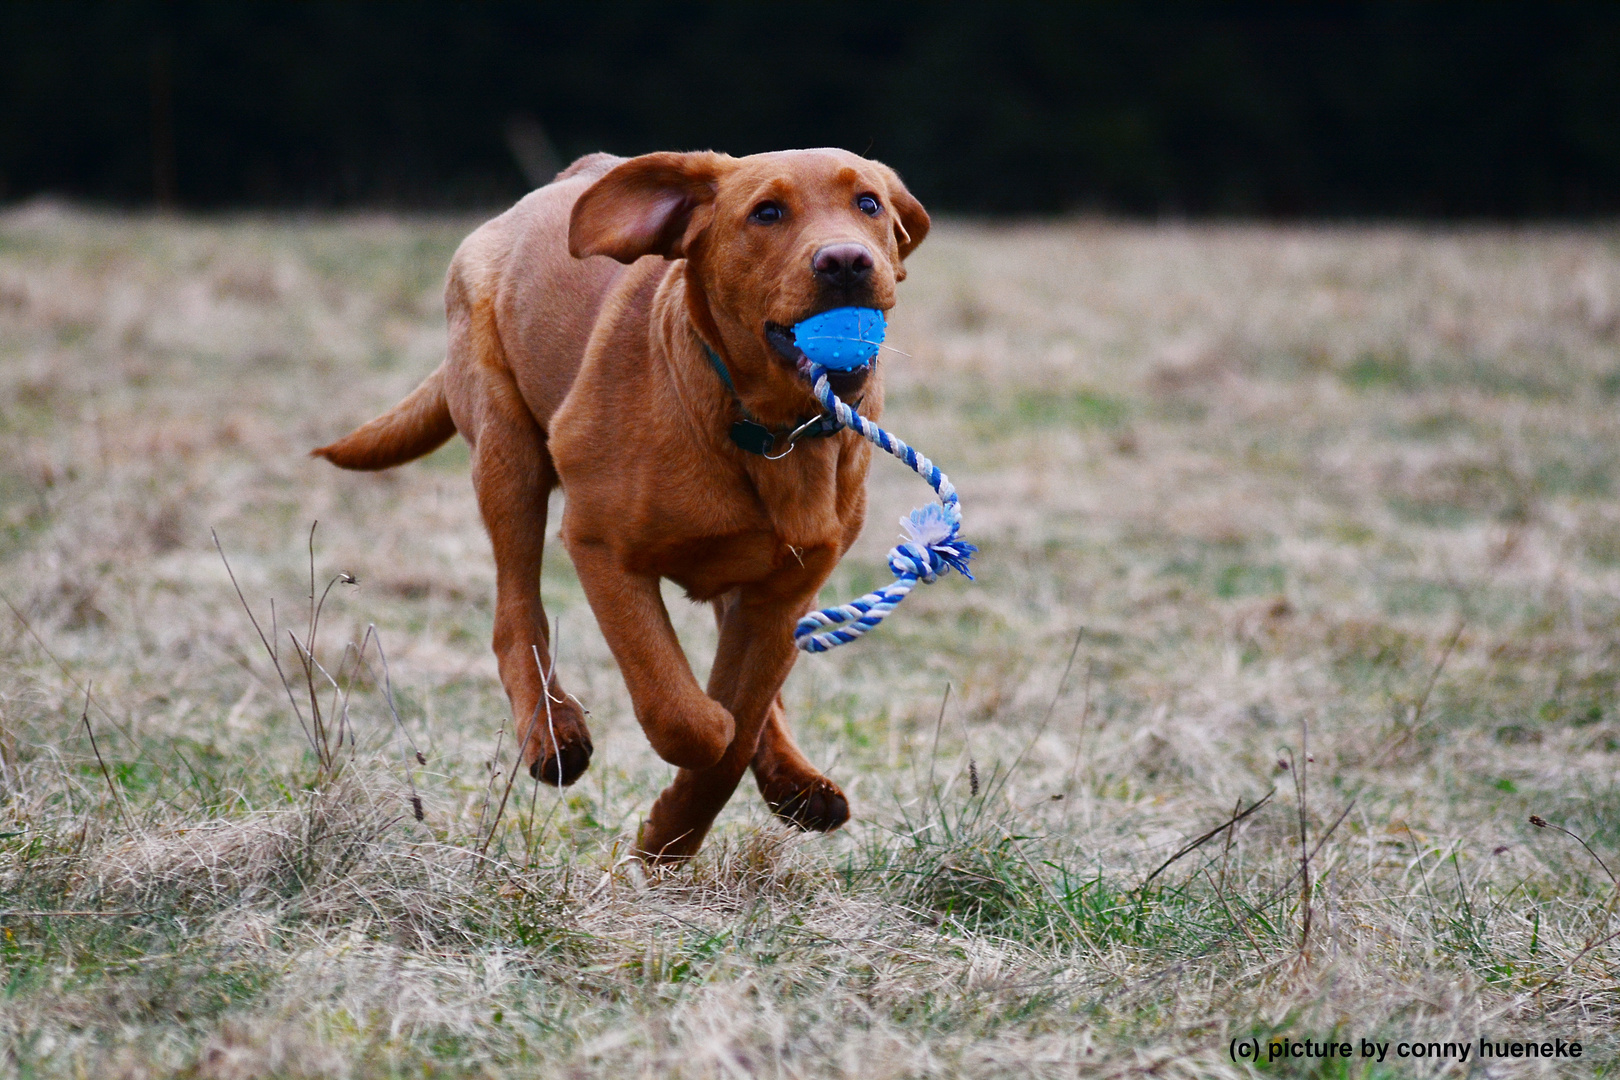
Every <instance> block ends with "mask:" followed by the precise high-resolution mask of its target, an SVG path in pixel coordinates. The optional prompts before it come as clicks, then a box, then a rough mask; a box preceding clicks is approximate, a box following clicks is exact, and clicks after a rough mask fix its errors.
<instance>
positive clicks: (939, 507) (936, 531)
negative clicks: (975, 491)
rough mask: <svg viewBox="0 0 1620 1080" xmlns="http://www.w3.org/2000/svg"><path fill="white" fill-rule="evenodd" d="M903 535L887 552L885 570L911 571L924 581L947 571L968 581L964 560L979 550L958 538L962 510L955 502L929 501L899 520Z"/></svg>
mask: <svg viewBox="0 0 1620 1080" xmlns="http://www.w3.org/2000/svg"><path fill="white" fill-rule="evenodd" d="M900 527H901V528H902V529H904V530H905V531H906V538H905V540H904V541H902V542H901V543H900V544H899V545H898V546H897V547H895V549H894V550H893V551H891V552H889V569H890V570H891V571H893V572H894V573H895V574H896V575H897V576H898V575H900V574H911V575H912V576H913V577H916V578H918V579H920V580H922V581H925V582H927V583H928V584H930V585H931V584H933V583H934V581H935V580H936V579H937V578H938V577H939V575H940V574H943V573H944V572H945V571H947V570H955V571H956V572H957V573H959V574H961V575H962V576H963V577H965V578H967V579H968V580H969V581H972V580H973V574H972V572H971V571H969V570H968V560H969V559H971V558H973V555H974V553H975V552H977V551H978V550H979V549H978V548H976V547H974V546H973V545H972V544H969V543H967V542H966V541H964V540H963V539H962V538H961V535H960V533H961V529H962V511H961V510H960V509H958V508H957V504H956V502H955V501H954V500H953V501H952V502H950V503H929V504H928V505H927V506H922V507H918V508H917V509H916V510H913V511H912V512H911V513H910V514H909V515H907V516H906V517H903V518H901V519H900Z"/></svg>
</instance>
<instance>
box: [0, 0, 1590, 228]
mask: <svg viewBox="0 0 1620 1080" xmlns="http://www.w3.org/2000/svg"><path fill="white" fill-rule="evenodd" d="M829 144H831V145H839V146H844V147H847V148H850V149H852V150H855V151H857V152H869V153H871V154H872V155H873V156H875V157H880V158H882V159H884V160H885V161H888V162H889V163H890V164H893V165H895V166H896V167H898V168H899V169H900V170H901V172H902V173H903V174H904V175H905V176H906V178H907V180H908V181H909V182H910V183H911V185H912V187H913V188H914V189H916V190H917V191H918V192H919V193H920V194H921V195H922V196H923V197H924V198H925V199H926V200H927V201H928V202H929V204H930V205H931V206H935V207H939V208H942V209H945V208H948V209H954V210H959V211H977V212H988V213H1006V212H1052V211H1073V210H1086V209H1099V210H1111V211H1125V212H1131V213H1186V214H1208V213H1216V214H1219V213H1240V214H1246V213H1263V214H1283V215H1317V214H1327V215H1336V214H1380V215H1453V216H1489V217H1517V216H1535V215H1584V214H1612V213H1614V212H1615V211H1616V210H1620V5H1616V4H1597V5H1593V4H1578V3H1557V2H1553V0H1547V2H1544V3H1541V4H1534V5H1532V4H1512V3H1484V2H1471V3H1420V2H1415V0H1414V2H1404V3H1401V2H1397V3H1360V4H1348V3H1345V4H1323V5H1309V4H1302V3H1271V4H1257V3H1248V4H1245V3H1192V2H1182V3H1157V4H1126V3H1057V2H1047V3H1040V2H1032V0H998V2H996V3H985V2H975V3H966V2H952V0H938V2H925V0H915V2H899V0H864V2H858V3H857V2H850V0H827V2H822V3H775V4H763V3H743V2H723V0H712V2H697V0H688V2H684V3H683V2H673V0H664V2H661V3H651V2H624V3H613V4H592V3H581V2H578V0H575V2H571V3H566V4H557V3H540V2H533V3H500V2H491V3H431V2H424V0H418V2H394V3H380V2H371V3H353V2H350V3H290V2H283V3H230V2H205V0H197V2H169V3H156V2H141V0H125V2H120V3H74V2H55V3H43V2H39V3H30V2H18V0H13V2H10V3H5V4H3V5H0V198H4V199H7V200H11V199H17V198H22V197H26V196H28V195H31V194H34V193H38V192H58V193H63V194H67V195H71V196H77V197H84V198H91V199H98V200H106V201H111V202H114V203H121V204H145V203H150V202H154V201H156V202H160V203H175V204H179V205H184V206H192V207H232V206H353V205H393V206H424V207H440V206H456V205H472V204H494V203H499V202H503V201H505V200H507V199H509V198H511V197H512V196H514V195H515V194H517V193H519V192H521V191H523V190H525V189H526V187H527V186H528V182H527V181H526V179H525V172H526V173H527V175H528V177H529V178H533V177H537V176H543V175H544V174H545V170H546V169H547V168H548V167H550V163H551V162H552V161H554V160H559V159H560V160H567V159H569V158H571V157H572V156H574V155H576V154H579V153H582V152H585V151H588V150H596V149H607V150H612V151H616V152H619V153H627V154H628V153H636V152H640V151H645V150H650V149H663V148H699V147H703V148H708V147H712V148H715V149H722V150H727V151H730V152H732V153H738V154H741V153H749V152H753V151H757V150H764V149H771V148H779V147H788V146H805V145H829Z"/></svg>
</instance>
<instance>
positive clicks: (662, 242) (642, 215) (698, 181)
mask: <svg viewBox="0 0 1620 1080" xmlns="http://www.w3.org/2000/svg"><path fill="white" fill-rule="evenodd" d="M727 160H729V159H728V158H727V157H726V156H725V155H724V154H716V153H712V152H709V151H702V152H698V153H691V154H676V153H668V152H665V153H657V154H643V155H642V156H641V157H636V158H631V159H630V160H629V161H626V162H624V163H623V164H621V165H616V166H614V167H613V168H612V169H611V170H610V171H608V172H607V173H605V174H604V175H603V176H602V178H601V179H600V180H598V181H597V182H596V183H594V184H592V185H591V186H590V187H588V188H586V189H585V193H584V194H583V195H581V196H580V197H579V200H578V201H577V202H575V203H574V211H573V214H572V215H571V216H570V217H569V219H568V252H569V254H571V255H573V256H574V258H576V259H583V258H584V257H585V256H587V255H606V256H608V257H609V258H612V259H617V260H618V261H619V262H622V263H633V262H635V261H636V260H637V259H639V258H641V257H642V256H643V255H662V256H663V257H664V258H666V259H680V258H684V257H685V256H686V253H687V249H688V247H689V245H690V244H691V241H692V240H693V239H694V238H695V237H696V236H697V234H698V233H700V232H702V231H703V229H704V228H706V227H707V226H708V220H709V218H710V217H711V216H712V214H713V207H714V194H715V189H716V187H717V186H718V184H719V181H720V170H721V169H722V168H723V167H724V164H725V162H726V161H727Z"/></svg>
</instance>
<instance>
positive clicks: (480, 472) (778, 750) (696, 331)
mask: <svg viewBox="0 0 1620 1080" xmlns="http://www.w3.org/2000/svg"><path fill="white" fill-rule="evenodd" d="M927 232H928V215H927V213H926V212H925V211H924V210H923V208H922V205H921V204H920V203H918V202H917V200H916V199H915V198H913V197H912V195H911V193H910V192H908V191H907V190H906V188H905V186H904V185H903V184H902V183H901V182H900V178H899V177H898V176H897V175H895V173H894V171H893V170H891V169H889V168H888V167H887V166H885V165H881V164H879V163H878V162H875V161H869V160H866V159H864V158H860V157H857V156H855V155H854V154H850V153H846V152H844V151H841V150H794V151H785V152H781V153H772V154H758V155H754V156H751V157H744V158H732V157H729V156H727V155H724V154H716V153H708V152H703V153H658V154H647V155H645V156H643V157H637V158H630V159H623V158H616V157H612V156H610V155H606V154H594V155H591V156H589V157H584V158H581V159H580V160H578V161H576V162H574V164H573V165H571V166H570V167H569V168H568V169H566V170H564V171H563V172H562V173H561V174H559V175H558V177H557V179H556V180H554V181H553V182H552V183H550V184H548V185H547V186H545V187H543V188H541V189H539V190H538V191H535V192H532V193H531V194H529V195H528V196H526V197H525V198H524V199H522V200H521V201H520V202H518V203H517V205H515V206H514V207H512V209H510V210H508V211H507V212H506V213H504V214H502V215H501V216H499V217H497V218H495V219H494V220H492V221H490V222H488V223H487V224H485V225H484V226H482V227H481V228H479V229H478V230H477V231H476V232H474V233H473V234H472V235H471V236H469V237H468V238H467V239H466V240H465V241H463V242H462V244H461V247H460V248H459V249H458V250H457V252H456V255H455V258H454V259H453V260H452V261H451V264H450V272H449V277H448V281H447V283H446V286H445V310H446V314H447V316H448V318H449V350H448V355H447V356H446V358H445V361H444V363H442V364H441V365H440V366H439V368H438V370H436V371H435V372H434V373H433V374H432V375H430V376H428V378H427V379H426V380H425V381H424V382H423V383H422V384H421V385H420V386H419V387H417V388H416V390H414V391H413V392H412V393H411V394H410V395H409V396H408V397H406V398H405V400H404V401H402V402H400V403H399V404H398V405H397V406H395V407H394V408H393V409H392V410H391V411H390V412H388V413H387V414H385V415H384V416H381V417H379V418H377V419H375V420H373V421H371V422H370V423H368V424H366V425H364V426H363V427H361V428H359V429H358V430H357V431H355V432H354V433H353V434H351V435H348V436H347V437H345V438H343V439H340V440H338V441H337V442H335V443H332V444H331V445H330V446H324V447H322V448H320V449H318V450H316V451H314V453H315V454H317V455H319V456H321V457H324V458H326V459H327V460H328V461H330V462H332V463H333V464H336V465H340V466H342V467H343V468H346V469H385V468H388V467H390V466H393V465H398V464H401V463H402V462H406V461H410V460H411V459H413V458H416V457H420V456H421V455H423V454H426V453H428V452H429V451H431V450H433V449H434V448H436V447H438V446H439V445H440V444H442V443H444V442H445V441H446V440H447V439H449V438H450V437H451V436H452V435H454V434H455V433H456V432H460V433H461V435H462V436H463V437H464V438H465V439H466V440H467V442H468V444H469V445H470V446H471V448H472V479H473V486H474V488H475V489H476V490H477V495H478V507H479V510H480V512H481V513H482V515H483V518H484V524H485V527H486V528H487V529H488V530H489V536H490V540H491V542H492V544H493V546H494V551H495V567H496V601H495V635H494V648H495V655H496V657H497V658H498V660H499V664H500V672H501V681H502V683H503V684H505V687H506V692H507V695H508V696H509V697H510V699H511V703H512V712H513V716H514V717H515V718H516V720H517V723H518V726H519V730H520V737H521V740H522V747H523V755H524V760H525V761H526V762H527V763H528V764H529V771H530V773H531V774H533V775H534V776H535V777H537V778H538V779H541V780H544V781H546V782H547V783H552V784H558V785H567V784H571V783H573V782H574V781H575V780H576V779H578V778H579V776H580V774H581V773H583V772H584V771H585V768H586V766H587V765H588V764H589V763H590V758H591V737H590V732H589V731H588V730H587V728H586V725H585V717H584V714H583V712H582V711H581V709H580V708H579V706H578V705H577V704H576V702H575V700H574V699H573V698H572V697H570V696H569V695H567V694H565V693H564V692H563V691H562V689H561V686H560V684H559V683H558V681H557V680H556V679H555V677H554V674H553V672H552V667H551V658H550V651H549V641H548V624H547V620H546V614H545V609H544V607H542V605H541V601H540V593H539V574H540V559H541V552H542V548H543V545H544V543H545V534H546V499H547V496H548V495H549V494H550V493H551V489H552V488H553V487H554V486H555V485H557V484H559V483H560V484H562V486H563V488H564V489H565V490H566V491H567V493H568V498H567V501H566V503H565V504H564V510H563V521H562V530H561V536H562V540H563V543H564V544H565V545H566V546H567V548H568V553H569V555H570V556H571V557H572V559H573V563H574V568H575V570H576V572H577V573H578V574H579V580H580V582H581V583H582V584H583V585H584V587H585V595H586V597H587V598H588V599H589V601H590V604H591V608H592V609H593V610H594V612H595V613H596V618H597V622H598V623H599V624H600V625H601V628H602V633H603V636H604V637H606V639H607V642H608V645H609V646H610V647H611V648H612V650H613V656H614V659H615V660H617V662H618V665H619V670H620V671H621V672H622V673H623V675H624V681H625V684H626V686H627V687H628V689H629V691H630V697H631V699H632V701H633V702H634V705H635V712H636V719H637V720H639V721H640V723H641V726H642V729H643V730H644V731H645V732H646V734H647V739H648V741H649V742H651V743H652V746H653V749H654V750H655V751H657V753H658V755H659V756H660V757H662V758H663V759H664V760H665V761H668V762H670V763H671V764H672V765H676V766H678V767H679V772H678V773H677V774H676V777H675V780H674V782H673V783H671V784H670V786H669V787H668V788H667V789H665V791H664V792H663V794H661V795H660V796H659V798H658V800H657V802H656V803H654V805H653V808H652V810H651V811H650V812H649V814H648V817H647V820H646V822H645V823H644V824H643V825H642V829H641V833H640V835H639V838H638V849H639V850H640V852H641V853H642V854H643V855H644V856H645V857H648V858H652V859H679V858H684V857H687V856H690V855H691V854H693V853H694V852H696V851H697V849H698V847H699V845H701V844H702V842H703V837H704V835H705V834H706V833H707V832H708V830H709V826H710V825H711V824H712V823H713V821H714V818H715V815H717V814H718V813H719V812H720V809H721V807H723V806H724V805H725V803H726V801H727V800H728V799H729V798H730V797H731V795H732V793H733V791H735V790H736V787H737V783H738V781H739V780H740V779H741V778H742V774H743V770H744V769H747V768H750V767H751V768H752V769H753V772H754V779H755V781H756V782H757V783H758V785H759V790H760V793H761V794H762V795H764V797H765V801H766V802H767V803H769V804H770V807H771V809H772V810H773V811H774V812H775V813H776V814H777V815H778V816H780V817H782V818H785V819H787V820H789V821H791V822H793V823H795V824H797V825H799V826H801V827H803V828H807V829H816V830H821V831H830V830H832V829H836V828H838V826H840V825H842V824H843V823H844V822H845V821H846V820H847V819H848V817H849V804H848V802H847V800H846V799H845V797H844V794H843V792H842V791H840V790H839V788H838V786H837V785H836V784H834V783H833V782H832V781H831V780H829V779H827V778H826V777H825V776H823V775H821V773H820V772H818V771H817V770H816V768H815V767H814V766H813V765H811V764H810V762H809V761H808V760H807V759H806V758H805V756H804V755H803V754H802V753H801V752H800V751H799V749H798V747H797V746H796V745H795V744H794V742H793V738H792V736H791V735H790V734H789V733H788V729H787V724H786V721H785V719H784V717H783V712H782V698H781V695H780V690H781V687H782V683H783V680H785V679H786V678H787V675H788V672H789V670H790V669H791V668H792V667H793V661H794V658H795V656H796V650H795V648H794V645H793V638H792V632H793V627H794V623H795V622H796V621H797V620H798V618H799V617H800V616H801V615H803V614H804V613H805V612H806V611H808V610H809V608H810V607H811V605H812V602H813V601H814V599H815V597H816V593H817V591H818V590H819V589H820V588H821V586H822V584H823V583H824V582H825V581H826V580H827V576H828V574H829V573H831V571H832V569H833V567H834V566H835V565H836V564H837V562H838V560H839V558H840V557H841V556H842V555H843V553H844V552H845V551H846V550H847V549H848V547H849V545H850V544H851V543H852V542H853V541H854V539H855V537H856V536H857V534H859V532H860V530H861V526H862V524H863V522H864V520H865V515H866V470H867V465H868V463H869V460H870V447H869V445H868V444H867V443H866V442H865V441H864V440H863V439H861V438H860V437H859V436H857V435H855V434H854V433H852V432H849V431H840V432H837V433H835V434H832V435H829V436H824V437H813V438H812V437H805V438H801V439H800V440H799V441H798V442H796V443H793V444H791V445H792V452H791V453H788V454H787V455H786V456H785V457H780V458H776V459H774V460H773V459H771V458H768V457H766V456H764V455H762V454H760V453H758V452H757V449H758V448H757V447H756V448H755V452H749V451H748V450H745V449H744V448H743V447H742V445H741V443H739V442H734V441H733V439H732V438H731V430H732V425H733V424H734V423H736V422H737V421H738V420H741V419H750V420H752V421H754V422H756V423H758V424H760V425H763V426H764V427H767V428H769V429H771V431H772V433H773V435H774V439H775V447H774V453H781V452H782V451H783V449H784V447H785V445H787V438H788V433H789V432H791V431H793V430H794V429H796V428H798V427H799V426H800V425H801V424H802V423H803V422H804V421H806V420H807V419H809V418H813V417H816V416H819V415H820V414H821V410H820V407H819V406H818V404H817V403H816V400H815V399H814V397H812V395H811V392H810V387H809V385H808V384H807V383H806V382H805V381H804V379H803V378H802V377H801V376H800V374H799V373H798V371H797V369H796V367H795V364H794V359H795V357H796V355H797V352H796V349H795V347H794V346H793V344H792V337H791V332H790V330H789V329H788V328H790V327H792V326H793V325H794V324H795V323H797V322H799V321H800V320H802V319H804V318H806V317H808V316H810V315H813V314H816V313H819V312H821V311H825V310H828V309H831V308H835V307H845V306H858V307H873V308H880V309H883V310H888V309H890V308H892V307H893V306H894V300H895V296H894V292H895V283H896V282H898V281H900V280H902V279H904V277H905V269H904V267H903V265H902V260H904V259H905V257H906V256H907V255H909V254H910V253H911V251H912V249H914V248H915V247H916V246H917V245H918V244H919V243H920V242H921V241H922V239H923V237H924V236H925V235H926V234H927ZM706 345H707V346H708V348H710V349H712V350H713V352H714V354H715V359H716V361H717V362H718V363H719V364H720V365H723V368H724V369H725V371H726V372H727V374H728V376H729V381H730V382H731V383H732V384H733V386H728V385H727V380H724V379H722V377H721V372H720V370H719V368H718V367H717V366H716V364H715V363H711V360H710V358H709V357H708V356H707V355H706V353H705V346H706ZM733 387H734V388H733ZM834 388H835V390H836V392H838V393H839V395H840V396H841V397H843V398H844V399H845V400H846V401H851V402H855V401H856V400H857V399H858V401H859V409H860V411H861V413H862V414H863V415H866V416H869V417H872V418H874V419H875V418H877V417H878V416H879V415H880V414H881V412H882V408H883V384H882V378H881V368H879V367H878V366H877V365H876V364H874V365H873V367H872V368H871V369H870V370H869V371H866V372H857V373H851V374H849V375H845V376H841V377H839V378H837V379H835V381H834ZM661 578H668V579H670V580H671V581H673V582H675V583H676V584H678V585H680V586H681V587H683V588H684V589H685V590H686V592H687V595H689V596H690V597H691V598H692V599H694V600H699V601H708V602H709V603H711V604H712V605H713V607H714V610H715V616H716V618H717V620H718V622H719V628H720V644H719V649H718V651H717V652H716V654H715V658H714V666H713V668H712V670H711V673H710V676H709V685H708V689H707V691H705V690H704V689H703V688H702V687H700V686H699V685H698V683H697V679H696V678H695V677H694V676H693V674H692V669H691V666H690V665H689V664H688V663H687V660H686V655H685V653H683V652H682V650H681V646H680V642H679V641H678V640H677V638H676V636H675V631H674V628H673V627H672V626H671V624H670V620H669V614H668V612H667V611H666V610H665V608H664V603H663V599H662V597H661V595H660V593H659V581H660V579H661ZM548 678H549V682H548V681H547V680H548Z"/></svg>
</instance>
